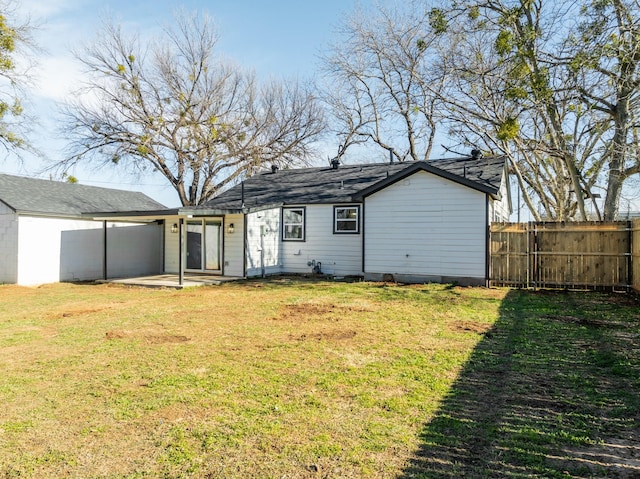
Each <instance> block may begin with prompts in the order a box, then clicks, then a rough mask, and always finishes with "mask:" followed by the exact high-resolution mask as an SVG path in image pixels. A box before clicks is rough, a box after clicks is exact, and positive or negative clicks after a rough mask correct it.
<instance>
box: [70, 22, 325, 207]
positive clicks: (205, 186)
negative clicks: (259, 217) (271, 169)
mask: <svg viewBox="0 0 640 479" xmlns="http://www.w3.org/2000/svg"><path fill="white" fill-rule="evenodd" d="M216 43H217V35H216V32H215V29H214V28H213V27H212V25H211V22H210V21H209V20H208V19H207V18H203V17H186V16H182V17H179V18H178V19H177V20H176V23H175V27H173V28H171V29H167V30H165V31H164V36H163V38H162V39H160V40H156V41H142V40H140V38H137V37H135V36H128V35H126V34H125V33H124V32H123V31H122V29H121V28H120V27H119V26H117V25H114V24H113V22H107V23H106V24H105V27H104V29H103V30H102V32H101V33H100V35H99V39H98V41H97V42H96V43H95V44H93V45H91V46H89V47H87V48H86V49H85V50H83V51H82V52H81V53H80V54H79V55H78V58H79V60H80V61H81V62H82V63H83V64H84V65H85V66H86V68H87V70H88V73H90V74H91V80H90V82H89V83H88V84H87V85H86V87H85V88H84V90H83V91H82V95H80V96H79V98H78V99H77V100H76V101H74V102H73V103H71V104H69V105H67V106H66V107H65V114H66V118H67V121H66V123H65V127H64V131H65V134H66V135H68V137H69V138H70V140H71V145H70V155H69V157H68V158H66V159H65V160H64V161H63V162H61V165H60V166H62V167H63V168H68V167H70V166H71V165H74V164H77V163H80V162H84V163H89V164H92V165H94V166H96V167H104V166H105V165H111V166H115V167H117V168H127V169H128V170H133V171H150V170H151V171H158V172H160V173H161V174H162V175H163V176H164V177H165V178H166V179H167V180H168V182H169V183H170V184H171V185H172V187H173V188H174V189H175V191H176V192H177V194H178V196H179V198H180V201H181V203H182V204H183V205H198V204H202V203H204V202H206V201H207V200H208V199H210V198H211V197H213V196H214V195H215V194H216V193H218V192H220V191H221V190H222V189H224V188H225V187H227V186H228V185H229V184H232V183H233V182H235V181H239V180H240V179H242V178H243V177H245V176H247V175H251V174H252V173H253V172H255V171H256V170H258V169H259V168H260V167H261V166H262V165H263V164H265V163H267V164H277V165H278V166H280V167H284V166H287V165H291V164H294V163H296V162H304V161H305V160H307V159H308V158H309V157H310V156H311V154H312V152H313V142H314V141H316V140H317V139H318V137H319V135H320V134H321V133H322V131H323V126H324V120H323V115H322V108H321V107H320V105H319V104H318V102H317V101H316V99H315V95H314V90H313V88H312V87H311V86H309V85H305V84H303V83H301V82H298V81H276V80H270V81H268V82H259V81H258V80H257V78H256V77H255V75H254V74H253V73H250V72H247V71H245V70H243V69H241V68H240V67H238V66H236V65H234V64H233V63H231V62H229V61H226V60H224V59H222V58H221V57H220V56H217V55H216V54H215V47H216Z"/></svg>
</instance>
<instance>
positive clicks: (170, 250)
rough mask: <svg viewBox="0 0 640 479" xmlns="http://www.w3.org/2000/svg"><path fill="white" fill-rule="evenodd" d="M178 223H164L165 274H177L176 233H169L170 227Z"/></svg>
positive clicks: (177, 243) (169, 220)
mask: <svg viewBox="0 0 640 479" xmlns="http://www.w3.org/2000/svg"><path fill="white" fill-rule="evenodd" d="M174 223H176V224H177V223H178V219H177V218H175V219H171V218H169V219H166V220H165V222H164V251H163V254H164V271H165V273H173V274H177V273H178V272H179V271H178V269H179V268H180V264H179V261H180V260H179V253H178V248H179V239H180V237H179V236H178V233H172V232H171V225H173V224H174Z"/></svg>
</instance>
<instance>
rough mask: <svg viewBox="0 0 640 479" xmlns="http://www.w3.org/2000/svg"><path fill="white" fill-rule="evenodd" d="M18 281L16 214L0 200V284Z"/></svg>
mask: <svg viewBox="0 0 640 479" xmlns="http://www.w3.org/2000/svg"><path fill="white" fill-rule="evenodd" d="M17 282H18V215H16V214H15V213H14V212H13V210H12V209H11V208H9V207H7V206H6V205H5V204H4V203H2V202H0V284H1V283H17Z"/></svg>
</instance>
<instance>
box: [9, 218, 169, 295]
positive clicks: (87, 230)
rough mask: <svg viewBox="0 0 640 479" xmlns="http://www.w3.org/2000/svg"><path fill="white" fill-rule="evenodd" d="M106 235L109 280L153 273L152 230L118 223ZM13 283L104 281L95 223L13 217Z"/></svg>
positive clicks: (155, 233)
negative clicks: (16, 227) (16, 224)
mask: <svg viewBox="0 0 640 479" xmlns="http://www.w3.org/2000/svg"><path fill="white" fill-rule="evenodd" d="M110 228H116V229H114V230H113V231H111V232H109V233H108V235H109V236H108V239H107V244H108V245H109V237H111V238H112V239H113V240H114V242H113V244H111V245H109V250H108V252H107V254H108V256H107V258H108V264H107V271H108V274H109V276H110V277H116V276H127V275H129V274H132V275H137V274H148V273H151V272H157V270H158V269H159V258H160V237H159V234H160V230H159V228H158V227H157V226H156V225H140V224H128V223H119V224H111V225H110ZM17 258H18V277H17V283H18V284H23V285H34V284H42V283H53V282H57V281H84V280H94V279H100V278H102V277H103V276H104V271H103V262H104V232H103V223H102V222H101V221H91V220H76V219H62V218H45V217H31V216H20V217H19V241H18V254H17Z"/></svg>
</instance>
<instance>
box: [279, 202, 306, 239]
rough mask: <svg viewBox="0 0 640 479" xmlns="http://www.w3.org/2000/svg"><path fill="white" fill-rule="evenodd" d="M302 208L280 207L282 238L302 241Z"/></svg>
mask: <svg viewBox="0 0 640 479" xmlns="http://www.w3.org/2000/svg"><path fill="white" fill-rule="evenodd" d="M304 212H305V210H304V208H282V239H283V240H284V241H304Z"/></svg>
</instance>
